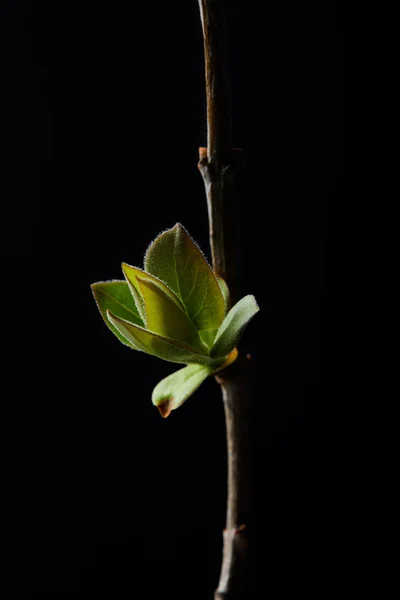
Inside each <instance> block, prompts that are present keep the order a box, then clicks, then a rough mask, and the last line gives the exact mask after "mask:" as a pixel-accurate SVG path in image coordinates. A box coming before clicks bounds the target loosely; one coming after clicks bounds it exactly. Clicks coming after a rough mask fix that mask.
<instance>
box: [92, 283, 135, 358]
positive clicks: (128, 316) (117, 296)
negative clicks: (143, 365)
mask: <svg viewBox="0 0 400 600" xmlns="http://www.w3.org/2000/svg"><path fill="white" fill-rule="evenodd" d="M90 287H91V288H92V292H93V295H94V298H95V300H96V304H97V307H98V309H99V311H100V313H101V316H102V317H103V319H104V322H105V324H106V325H107V327H108V328H109V329H110V330H111V331H112V332H113V333H114V335H116V336H117V338H118V339H119V340H120V341H121V342H122V343H123V344H126V345H127V346H129V347H130V348H134V349H136V345H135V344H133V343H132V342H129V341H128V340H127V339H126V338H125V337H124V336H123V335H121V333H120V332H119V331H118V329H116V327H115V326H114V325H113V324H112V323H110V321H109V320H108V318H107V311H108V310H110V311H111V312H113V313H114V314H115V315H116V316H117V317H120V318H121V319H124V320H126V321H131V322H132V323H135V324H136V325H140V326H142V325H143V321H142V319H141V318H140V316H139V314H138V311H137V308H136V306H135V303H134V301H133V298H132V295H131V292H130V290H129V287H128V284H127V283H126V281H116V280H115V281H99V282H98V283H93V284H92V285H91V286H90Z"/></svg>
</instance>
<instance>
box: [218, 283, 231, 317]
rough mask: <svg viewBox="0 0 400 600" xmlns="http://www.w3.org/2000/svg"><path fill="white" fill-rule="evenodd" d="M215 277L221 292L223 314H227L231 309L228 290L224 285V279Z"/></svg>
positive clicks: (225, 284) (226, 285)
mask: <svg viewBox="0 0 400 600" xmlns="http://www.w3.org/2000/svg"><path fill="white" fill-rule="evenodd" d="M216 277H217V281H218V285H219V289H220V290H221V294H222V297H223V299H224V302H225V312H226V313H227V312H228V310H229V309H230V307H231V294H230V291H229V288H228V284H227V283H226V281H225V279H223V278H222V277H221V275H217V276H216Z"/></svg>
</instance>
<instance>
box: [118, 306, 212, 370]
mask: <svg viewBox="0 0 400 600" xmlns="http://www.w3.org/2000/svg"><path fill="white" fill-rule="evenodd" d="M107 317H108V319H109V320H110V322H111V323H112V325H114V326H115V327H116V328H117V329H118V331H119V332H120V333H121V335H123V336H124V337H125V338H126V339H127V340H128V341H129V342H131V343H132V344H134V345H135V346H136V347H137V348H138V349H139V350H142V351H143V352H147V354H152V355H153V356H158V357H159V358H162V359H164V360H168V361H171V362H177V363H183V364H190V363H197V364H208V365H213V366H216V365H219V364H221V362H222V361H223V359H222V358H210V357H209V356H206V355H204V354H199V352H198V350H197V348H195V347H193V346H190V345H189V344H185V343H184V342H181V341H179V342H178V341H177V340H173V339H171V338H167V337H164V336H161V335H159V334H157V333H154V332H151V331H148V330H147V329H143V327H140V326H137V325H134V324H133V323H129V322H127V321H125V320H124V319H120V318H119V317H117V316H116V315H114V314H112V313H111V312H110V311H108V312H107Z"/></svg>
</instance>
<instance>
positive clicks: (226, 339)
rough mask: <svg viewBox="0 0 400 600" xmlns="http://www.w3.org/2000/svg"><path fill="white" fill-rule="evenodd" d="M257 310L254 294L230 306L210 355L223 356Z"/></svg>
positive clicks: (235, 341) (237, 339) (233, 344)
mask: <svg viewBox="0 0 400 600" xmlns="http://www.w3.org/2000/svg"><path fill="white" fill-rule="evenodd" d="M258 311H259V308H258V305H257V302H256V299H255V298H254V296H250V295H249V296H245V297H244V298H242V299H241V300H239V302H237V303H236V304H235V306H233V307H232V308H231V310H230V311H229V312H228V314H227V315H226V317H225V319H224V322H223V323H222V325H221V327H220V328H219V330H218V333H217V336H216V338H215V341H214V345H213V347H212V349H211V356H215V357H217V356H225V355H226V354H228V352H231V350H233V348H234V347H235V346H236V344H237V343H238V341H239V339H240V336H241V335H242V333H243V330H244V328H245V327H246V325H247V323H248V322H249V321H250V319H251V318H252V317H254V315H255V314H256V313H257V312H258Z"/></svg>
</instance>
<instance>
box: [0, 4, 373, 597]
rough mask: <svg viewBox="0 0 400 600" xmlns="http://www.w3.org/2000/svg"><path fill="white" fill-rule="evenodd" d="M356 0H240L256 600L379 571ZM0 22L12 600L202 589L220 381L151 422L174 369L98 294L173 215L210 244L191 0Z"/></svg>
mask: <svg viewBox="0 0 400 600" xmlns="http://www.w3.org/2000/svg"><path fill="white" fill-rule="evenodd" d="M350 4H351V6H352V9H351V10H350V9H349V7H348V3H343V4H336V3H334V2H325V3H311V4H307V3H306V5H304V3H298V2H285V3H276V4H267V6H266V7H265V9H264V11H263V13H262V14H261V13H260V5H259V4H257V3H254V2H239V1H236V2H232V3H231V4H230V28H231V44H230V49H231V71H232V89H233V117H234V145H235V146H236V147H241V148H243V150H244V154H245V157H246V159H245V169H244V173H243V184H242V188H243V189H242V214H241V216H240V223H241V232H242V241H243V246H242V251H241V258H242V264H241V288H242V294H243V295H244V294H247V293H252V294H255V296H256V298H257V300H258V303H259V305H260V308H261V310H260V313H259V314H258V315H257V316H256V317H255V318H254V320H253V321H252V323H251V325H250V326H249V328H248V330H247V331H246V333H245V335H244V337H243V340H242V345H241V347H242V349H243V350H244V351H249V352H251V353H252V356H253V360H252V366H251V369H252V377H253V399H254V424H255V425H254V432H253V444H254V458H253V475H254V522H255V524H256V528H255V562H254V572H253V575H254V578H253V585H254V586H256V587H257V589H258V593H257V598H264V597H265V598H277V597H286V594H287V595H288V594H289V593H290V594H292V593H293V592H297V593H301V594H308V595H311V594H315V596H316V597H318V598H324V597H326V596H327V595H328V593H330V592H335V591H338V590H343V589H346V591H347V592H348V593H351V592H352V591H358V592H360V590H363V591H365V590H367V589H369V588H370V586H371V584H372V581H373V580H374V579H375V576H376V572H375V563H376V559H377V554H378V553H379V547H378V546H377V545H376V544H375V536H376V532H377V529H378V523H379V515H378V514H377V510H376V506H377V505H376V489H377V486H378V480H379V478H378V462H377V441H376V440H377V433H378V431H377V428H378V426H377V424H376V423H375V419H376V405H377V401H378V400H379V390H380V385H381V381H380V380H381V363H382V359H381V353H382V347H381V344H382V329H383V283H382V263H383V248H382V244H383V233H382V218H383V217H382V215H383V209H382V204H383V166H382V156H383V148H382V137H381V130H382V122H383V117H382V98H381V96H382V87H383V84H382V47H381V45H382V41H381V16H380V14H379V12H378V8H377V5H376V4H375V3H368V2H366V3H362V5H360V9H358V8H355V5H354V4H353V3H350ZM132 6H133V8H132ZM0 27H1V38H0V39H1V44H2V71H1V87H2V99H3V101H4V100H5V105H4V104H3V109H2V129H3V135H2V147H3V151H4V158H3V160H2V167H3V168H2V172H3V174H2V186H1V188H2V193H1V196H2V198H1V221H0V248H1V253H0V254H1V271H2V272H1V281H2V283H1V294H0V297H1V301H2V338H1V339H2V360H1V372H2V375H1V379H2V387H1V404H0V411H1V412H0V434H1V437H0V443H1V503H2V509H1V513H0V514H1V517H0V540H1V542H0V549H1V550H2V552H3V557H2V560H1V562H0V565H1V566H0V590H1V595H2V598H7V597H11V596H12V597H14V595H18V594H19V595H21V596H23V597H31V595H32V594H38V595H39V596H40V595H41V594H47V593H51V594H52V595H53V596H58V595H59V596H62V595H67V596H68V595H71V596H77V595H82V597H89V596H90V597H91V595H99V594H100V593H104V595H107V596H108V597H112V598H114V597H115V598H117V597H136V596H138V597H144V598H163V597H174V598H187V597H190V598H199V599H200V598H201V599H204V600H205V599H207V598H209V599H211V598H212V594H213V589H214V588H215V586H216V584H217V580H218V574H219V567H220V552H221V531H222V528H223V525H224V518H225V477H226V475H225V469H226V463H225V460H226V459H225V437H224V435H225V434H224V417H223V410H222V403H221V400H220V391H219V389H218V386H217V385H216V383H215V382H214V381H213V380H212V379H210V380H209V381H206V382H205V383H204V384H203V386H202V387H201V388H200V389H199V390H198V391H197V392H196V394H195V395H194V396H193V397H192V398H190V399H189V400H188V402H187V403H186V404H185V405H184V406H183V407H182V408H181V409H179V410H178V411H176V412H174V413H172V415H171V416H170V417H169V418H168V419H166V420H163V419H161V417H160V415H159V414H158V411H157V410H156V409H155V408H154V407H153V406H152V404H151V391H152V389H153V387H154V386H155V385H156V383H157V382H158V381H159V380H160V379H161V378H162V377H164V376H166V375H167V374H169V373H170V372H172V371H173V370H174V369H175V368H176V367H174V365H173V364H172V363H167V362H163V361H159V360H157V359H155V358H153V357H149V356H147V355H143V354H141V353H135V352H133V351H130V350H129V349H128V348H126V347H124V346H123V345H122V344H120V343H119V342H118V341H117V340H116V338H114V337H113V336H112V334H111V333H110V332H109V331H108V330H107V328H106V327H105V325H104V323H103V322H102V320H101V317H100V315H99V313H98V311H97V309H96V306H95V304H94V300H93V297H92V293H91V290H90V287H89V286H90V283H92V282H95V281H99V280H105V279H113V278H116V279H118V278H121V277H122V272H121V270H120V264H121V262H122V261H126V262H128V263H130V264H136V265H138V266H141V264H142V260H143V255H144V251H145V250H146V247H147V245H148V244H149V243H150V241H151V240H152V239H153V238H154V237H155V236H156V235H157V234H158V233H159V232H160V231H162V230H164V229H166V228H168V227H172V226H173V225H174V224H175V223H176V222H177V221H179V222H181V223H183V224H184V225H185V227H186V228H187V229H188V230H189V232H190V233H191V234H192V236H193V237H194V239H195V240H197V242H198V243H199V245H200V246H201V248H202V249H203V250H204V251H205V252H206V254H207V255H209V251H208V223H207V212H206V203H205V199H204V191H203V183H202V180H201V177H200V175H199V173H198V171H197V166H196V165H197V148H198V146H201V145H206V138H205V101H204V74H203V48H202V32H201V27H200V20H199V14H198V5H197V2H196V1H195V0H193V1H192V2H175V3H166V2H152V3H134V4H133V3H122V2H121V3H114V4H105V5H103V4H101V3H94V2H79V3H78V2H69V3H59V2H57V3H55V2H37V3H32V4H31V3H30V2H28V1H24V2H20V3H12V2H8V3H2V19H1V25H0ZM140 590H143V591H140ZM249 594H250V592H249Z"/></svg>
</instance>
